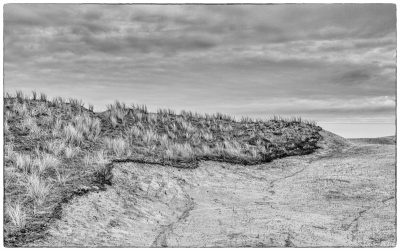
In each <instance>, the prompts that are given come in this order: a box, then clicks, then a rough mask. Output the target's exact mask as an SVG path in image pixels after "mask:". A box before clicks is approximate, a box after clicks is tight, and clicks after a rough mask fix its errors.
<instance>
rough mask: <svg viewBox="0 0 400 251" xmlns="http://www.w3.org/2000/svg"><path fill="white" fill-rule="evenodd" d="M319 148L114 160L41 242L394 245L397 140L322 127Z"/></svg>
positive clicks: (205, 244)
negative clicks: (102, 183)
mask: <svg viewBox="0 0 400 251" xmlns="http://www.w3.org/2000/svg"><path fill="white" fill-rule="evenodd" d="M322 134H323V136H324V140H323V141H322V142H321V143H320V146H321V149H320V150H319V151H318V152H317V153H314V154H311V155H307V156H299V157H288V158H284V159H279V160H275V161H273V162H271V163H267V164H262V165H256V166H240V165H231V164H225V163H220V162H218V163H217V162H202V163H201V165H200V167H199V168H197V169H177V168H173V167H168V166H159V165H148V164H138V163H121V164H115V166H114V169H113V173H114V178H113V182H112V185H111V186H109V187H108V189H107V190H106V191H103V192H98V193H90V194H88V195H87V196H84V197H79V198H76V199H74V200H73V201H72V203H71V204H69V205H67V206H65V208H64V209H63V217H62V219H61V220H59V221H58V222H57V223H56V224H55V225H54V226H53V227H52V228H51V229H50V231H49V235H48V238H46V239H45V240H41V241H38V242H36V243H34V245H35V246H97V247H100V246H108V247H111V246H123V247H160V246H163V247H166V246H168V247H242V246H251V247H263V246H278V247H282V246H296V247H322V246H394V245H395V241H396V235H395V234H396V233H395V219H396V218H395V146H394V145H380V144H363V143H360V142H356V143H349V142H347V141H346V140H344V139H342V138H340V137H337V136H335V135H333V134H330V133H327V132H322Z"/></svg>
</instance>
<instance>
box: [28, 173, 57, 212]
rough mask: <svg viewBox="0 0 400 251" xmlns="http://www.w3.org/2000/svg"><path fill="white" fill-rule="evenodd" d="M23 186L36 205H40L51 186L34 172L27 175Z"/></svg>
mask: <svg viewBox="0 0 400 251" xmlns="http://www.w3.org/2000/svg"><path fill="white" fill-rule="evenodd" d="M25 187H26V190H27V192H28V194H27V195H28V197H30V198H31V199H32V200H33V202H34V204H35V205H37V206H40V205H42V203H43V202H44V201H45V199H46V197H47V196H48V195H49V193H50V188H51V186H50V185H49V184H47V183H46V181H45V180H43V179H42V178H40V176H39V175H38V174H36V173H33V174H31V175H28V176H27V178H26V184H25Z"/></svg>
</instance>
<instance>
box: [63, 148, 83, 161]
mask: <svg viewBox="0 0 400 251" xmlns="http://www.w3.org/2000/svg"><path fill="white" fill-rule="evenodd" d="M79 152H80V148H79V147H73V146H69V145H68V146H66V147H65V148H64V155H65V157H66V158H67V159H71V158H74V157H75V156H77V155H78V153H79Z"/></svg>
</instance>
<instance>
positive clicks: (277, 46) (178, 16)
mask: <svg viewBox="0 0 400 251" xmlns="http://www.w3.org/2000/svg"><path fill="white" fill-rule="evenodd" d="M4 46H5V50H4V76H5V80H4V85H5V91H9V92H13V91H15V90H23V91H25V92H30V91H31V90H34V89H35V90H38V91H43V92H45V93H47V94H48V96H50V97H52V96H64V97H76V98H79V99H82V100H83V101H84V102H85V103H86V104H87V103H91V104H93V105H95V108H96V110H98V111H101V110H104V109H105V105H106V104H108V103H112V102H113V101H114V100H115V99H118V100H120V101H123V102H126V103H127V104H132V103H139V104H147V105H148V107H149V108H150V109H156V108H158V107H168V108H172V109H175V110H177V111H180V110H181V109H186V110H193V111H197V112H201V113H204V112H207V113H213V112H217V111H220V112H224V113H228V114H232V115H234V116H237V117H240V116H243V115H244V116H250V117H257V118H265V117H269V116H271V115H273V114H279V115H283V116H302V117H305V118H308V119H313V120H317V121H318V122H319V124H320V125H321V126H323V127H324V128H327V129H329V130H332V131H334V132H337V133H339V134H341V135H343V136H345V137H358V136H365V137H367V136H383V135H393V134H394V123H395V122H394V121H395V98H396V96H395V95H396V94H395V91H396V9H395V5H393V4H329V5H328V4H327V5H322V4H291V5H94V4H85V5H79V4H72V5H67V4H52V5H51V4H50V5H49V4H7V5H5V7H4Z"/></svg>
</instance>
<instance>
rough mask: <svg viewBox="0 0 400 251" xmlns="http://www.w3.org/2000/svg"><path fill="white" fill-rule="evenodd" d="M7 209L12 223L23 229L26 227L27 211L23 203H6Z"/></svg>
mask: <svg viewBox="0 0 400 251" xmlns="http://www.w3.org/2000/svg"><path fill="white" fill-rule="evenodd" d="M5 211H6V214H7V216H8V218H9V219H10V221H11V223H12V225H13V226H14V227H15V228H17V229H21V228H23V227H25V224H26V213H25V212H24V210H23V206H22V205H21V203H19V202H16V203H6V204H5Z"/></svg>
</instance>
